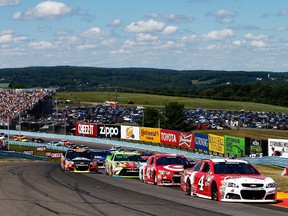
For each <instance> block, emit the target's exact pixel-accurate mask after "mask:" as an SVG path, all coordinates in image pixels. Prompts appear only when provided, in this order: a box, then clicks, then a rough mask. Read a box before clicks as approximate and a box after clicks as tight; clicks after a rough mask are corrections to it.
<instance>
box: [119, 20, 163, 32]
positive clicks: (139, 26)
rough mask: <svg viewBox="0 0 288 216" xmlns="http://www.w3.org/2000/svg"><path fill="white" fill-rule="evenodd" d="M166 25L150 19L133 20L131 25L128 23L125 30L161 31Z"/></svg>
mask: <svg viewBox="0 0 288 216" xmlns="http://www.w3.org/2000/svg"><path fill="white" fill-rule="evenodd" d="M164 27H165V24H164V23H162V22H157V21H155V20H153V19H150V20H149V21H147V22H145V21H138V22H133V23H131V24H130V25H127V26H126V27H125V29H124V30H125V31H127V32H134V33H141V32H142V33H144V32H159V31H162V30H163V29H164Z"/></svg>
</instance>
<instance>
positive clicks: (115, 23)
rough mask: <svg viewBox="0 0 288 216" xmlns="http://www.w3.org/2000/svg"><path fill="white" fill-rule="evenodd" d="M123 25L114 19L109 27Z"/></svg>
mask: <svg viewBox="0 0 288 216" xmlns="http://www.w3.org/2000/svg"><path fill="white" fill-rule="evenodd" d="M121 23H122V21H121V20H120V19H114V20H112V21H111V22H110V23H109V26H119V25H121Z"/></svg>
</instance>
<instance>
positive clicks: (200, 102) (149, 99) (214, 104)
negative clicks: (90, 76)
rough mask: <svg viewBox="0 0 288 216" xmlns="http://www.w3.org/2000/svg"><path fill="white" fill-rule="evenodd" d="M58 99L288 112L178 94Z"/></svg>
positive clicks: (98, 94) (78, 102)
mask: <svg viewBox="0 0 288 216" xmlns="http://www.w3.org/2000/svg"><path fill="white" fill-rule="evenodd" d="M54 98H55V99H58V100H67V99H69V100H71V101H73V104H72V106H79V105H83V106H84V105H91V104H95V103H103V102H105V101H118V103H119V105H121V106H132V105H131V104H128V101H133V102H134V106H137V105H142V106H152V107H153V106H156V107H161V106H165V105H167V104H168V103H170V102H178V103H181V104H184V105H185V108H197V107H199V106H201V107H203V108H204V109H221V110H237V111H239V110H242V109H243V110H245V111H261V112H263V111H266V112H267V111H269V112H286V113H287V112H288V107H281V106H274V105H269V104H260V103H254V102H239V101H223V100H210V99H203V98H188V97H176V96H161V95H150V94H138V93H123V92H117V93H116V92H110V93H109V92H59V93H56V95H55V96H54Z"/></svg>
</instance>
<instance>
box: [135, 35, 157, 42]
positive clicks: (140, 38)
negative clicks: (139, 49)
mask: <svg viewBox="0 0 288 216" xmlns="http://www.w3.org/2000/svg"><path fill="white" fill-rule="evenodd" d="M156 40H158V36H153V35H150V34H144V33H138V34H137V35H136V41H138V42H147V41H156Z"/></svg>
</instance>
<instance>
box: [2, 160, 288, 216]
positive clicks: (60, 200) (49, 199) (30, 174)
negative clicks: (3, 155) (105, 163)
mask: <svg viewBox="0 0 288 216" xmlns="http://www.w3.org/2000/svg"><path fill="white" fill-rule="evenodd" d="M0 180H1V181H0V188H1V189H0V190H1V193H0V199H1V202H0V208H1V213H0V214H2V215H101V216H102V215H103V216H106V215H107V216H108V215H109V216H110V215H111V216H114V215H117V216H122V215H125V216H130V215H131V216H132V215H133V216H134V215H140V216H141V215H161V216H162V215H169V216H170V215H184V216H185V215H234V216H238V215H239V216H240V215H241V216H242V215H279V216H281V215H287V213H288V209H285V208H279V207H275V206H271V205H267V204H256V205H255V204H253V205H247V204H239V203H238V204H233V203H220V202H214V201H210V200H204V199H199V198H195V197H189V196H187V195H186V194H185V193H184V192H183V191H181V190H180V189H179V188H178V187H177V188H176V187H172V188H171V187H160V186H154V185H148V184H144V183H142V182H141V181H139V180H138V179H121V178H111V177H108V176H107V175H105V174H104V170H102V169H101V170H100V173H99V174H78V173H70V172H63V171H62V170H61V169H60V165H59V164H58V163H51V162H39V161H35V162H31V161H16V162H14V161H7V162H3V163H1V164H0Z"/></svg>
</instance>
